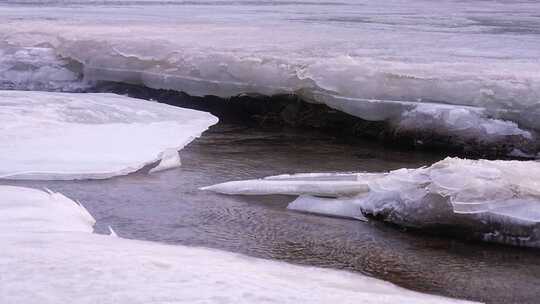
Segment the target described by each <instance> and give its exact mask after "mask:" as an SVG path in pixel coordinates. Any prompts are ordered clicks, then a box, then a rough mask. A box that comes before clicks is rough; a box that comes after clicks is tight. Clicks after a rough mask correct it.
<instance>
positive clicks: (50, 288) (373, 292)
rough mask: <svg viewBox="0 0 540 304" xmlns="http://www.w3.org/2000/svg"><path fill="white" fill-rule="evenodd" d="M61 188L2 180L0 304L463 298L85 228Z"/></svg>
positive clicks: (84, 217) (87, 219)
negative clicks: (57, 190)
mask: <svg viewBox="0 0 540 304" xmlns="http://www.w3.org/2000/svg"><path fill="white" fill-rule="evenodd" d="M93 224H94V219H93V218H92V216H91V215H90V214H89V213H88V212H87V211H86V209H84V207H83V206H82V205H80V204H77V203H75V202H73V201H72V200H70V199H69V198H67V197H65V196H63V195H62V194H60V193H54V192H49V193H47V192H44V191H40V190H36V189H29V188H21V187H12V186H0V242H1V243H2V244H3V248H2V253H1V254H0V298H1V299H2V301H3V302H5V303H38V302H39V303H43V304H47V303H62V302H71V301H73V299H77V303H82V304H84V303H115V304H123V303H126V304H127V303H129V304H137V303H307V302H309V303H329V302H334V301H338V302H340V303H377V304H383V303H411V304H413V303H414V304H421V303H426V304H427V303H465V302H464V301H459V300H454V299H448V298H443V297H437V296H432V295H425V294H421V293H417V292H412V291H408V290H405V289H403V288H400V287H397V286H395V285H393V284H390V283H387V282H383V281H380V280H377V279H374V278H370V277H366V276H364V275H360V274H354V273H349V272H344V271H336V270H330V269H321V268H314V267H303V266H295V265H290V264H286V263H283V262H276V261H269V260H261V259H256V258H251V257H246V256H243V255H240V254H234V253H228V252H222V251H219V250H213V249H205V248H194V247H186V246H171V245H163V244H158V243H152V242H144V241H137V240H128V239H122V238H118V237H114V236H106V235H97V234H92V233H91V232H92V226H93Z"/></svg>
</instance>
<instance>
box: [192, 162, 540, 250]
mask: <svg viewBox="0 0 540 304" xmlns="http://www.w3.org/2000/svg"><path fill="white" fill-rule="evenodd" d="M202 189H204V190H211V191H215V192H219V193H226V194H250V195H253V194H265V195H266V194H273V193H274V194H290V195H301V196H300V197H299V198H298V199H297V200H295V201H293V202H292V203H291V204H290V205H289V208H290V209H294V210H301V211H306V212H313V213H319V214H325V215H334V216H342V217H349V218H363V216H364V215H370V216H374V217H376V218H380V219H383V220H385V221H388V222H391V223H394V224H398V225H401V226H404V227H411V228H420V229H443V228H444V229H454V230H455V232H456V233H458V231H459V233H467V234H470V235H469V236H471V237H477V238H482V239H485V240H486V241H494V242H501V243H508V244H515V245H522V246H531V247H539V246H540V162H537V161H502V160H495V161H489V160H467V159H459V158H446V159H444V160H442V161H440V162H437V163H435V164H433V165H432V166H430V167H422V168H418V169H399V170H395V171H391V172H386V173H356V174H354V173H348V174H337V173H336V174H329V173H321V174H316V173H311V174H296V175H280V176H273V177H267V178H264V179H257V180H246V181H233V182H227V183H223V184H217V185H214V186H209V187H204V188H202Z"/></svg>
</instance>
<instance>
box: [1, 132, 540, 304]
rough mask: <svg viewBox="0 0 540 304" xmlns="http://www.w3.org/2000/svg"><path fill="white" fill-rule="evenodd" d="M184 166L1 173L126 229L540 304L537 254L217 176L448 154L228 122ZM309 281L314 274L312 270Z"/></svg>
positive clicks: (368, 167)
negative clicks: (56, 174)
mask: <svg viewBox="0 0 540 304" xmlns="http://www.w3.org/2000/svg"><path fill="white" fill-rule="evenodd" d="M181 156H182V162H183V165H182V167H181V168H178V169H174V170H170V171H165V172H161V173H157V174H147V173H145V172H137V173H135V174H130V175H128V176H123V177H117V178H112V179H107V180H86V181H2V182H0V183H2V184H11V185H20V186H30V187H36V188H43V187H47V188H50V189H52V190H55V191H59V192H62V193H64V194H66V195H68V196H69V197H71V198H73V199H77V200H79V201H81V202H82V203H83V204H84V205H85V206H86V207H87V209H89V211H90V212H91V213H92V215H93V216H94V217H95V218H96V220H97V225H96V231H97V232H99V233H108V226H111V227H112V228H113V229H114V230H115V231H116V232H117V233H118V235H120V236H121V237H125V238H133V239H142V240H151V241H159V242H165V243H171V244H185V245H192V246H204V247H213V248H219V249H223V250H227V251H233V252H239V253H244V254H248V255H251V256H255V257H261V258H267V259H277V260H284V261H288V262H292V263H298V264H305V265H314V266H322V267H331V268H338V269H347V270H351V271H358V272H362V273H365V274H368V275H372V276H375V277H378V278H381V279H383V280H388V281H391V282H394V283H397V284H399V285H401V286H404V287H407V288H411V289H415V290H419V291H423V292H429V293H435V294H441V295H446V296H452V297H458V298H467V299H473V300H480V301H485V302H488V303H536V301H537V299H538V298H539V296H540V291H539V290H538V288H537V286H538V284H539V283H540V276H539V275H538V274H539V273H540V255H539V252H538V251H537V250H528V249H522V248H512V247H505V246H497V245H489V244H479V243H473V242H465V241H460V240H456V239H451V238H443V237H436V236H430V235H423V234H422V235H421V234H417V233H410V232H404V231H401V230H398V229H396V228H393V227H389V226H387V225H384V224H382V223H378V222H376V221H369V222H360V221H353V220H345V219H339V218H331V217H322V216H316V215H309V214H303V213H298V212H294V211H289V210H286V209H285V208H286V205H287V203H288V202H290V201H291V200H292V199H293V198H292V197H287V196H264V197H242V196H223V195H218V194H214V193H210V192H205V191H200V190H198V188H199V187H202V186H206V185H211V184H215V183H219V182H224V181H229V180H235V179H248V178H258V177H264V176H268V175H273V174H281V173H295V172H317V171H319V172H335V171H384V170H391V169H397V168H401V167H418V166H421V165H428V164H430V163H433V162H434V161H437V160H439V159H440V158H441V157H443V156H441V155H434V154H421V153H418V152H416V153H414V152H402V151H395V150H387V149H384V148H383V147H380V146H378V145H375V144H373V143H360V144H357V145H354V146H351V145H347V144H344V143H341V142H340V141H339V140H337V139H335V138H333V137H329V136H327V135H325V134H320V133H312V132H300V131H295V130H288V129H287V130H276V129H260V128H256V129H254V128H247V127H241V126H236V125H224V124H219V125H217V126H214V127H213V128H211V129H210V130H209V131H208V132H206V133H204V134H203V136H202V137H201V138H199V139H197V140H195V141H194V142H193V143H192V144H190V145H189V146H188V147H186V148H185V149H184V150H182V151H181ZM306 279H309V278H306Z"/></svg>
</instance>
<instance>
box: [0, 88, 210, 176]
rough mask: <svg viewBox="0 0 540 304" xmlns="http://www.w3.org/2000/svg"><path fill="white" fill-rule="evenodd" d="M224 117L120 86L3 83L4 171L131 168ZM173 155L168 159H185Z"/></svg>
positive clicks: (78, 172) (106, 172)
mask: <svg viewBox="0 0 540 304" xmlns="http://www.w3.org/2000/svg"><path fill="white" fill-rule="evenodd" d="M216 122H217V118H215V117H214V116H212V115H210V114H208V113H205V112H199V111H194V110H188V109H183V108H178V107H172V106H168V105H164V104H158V103H155V102H150V101H144V100H139V99H133V98H128V97H124V96H119V95H114V94H74V93H45V92H23V91H0V178H8V179H87V178H108V177H112V176H116V175H124V174H128V173H131V172H134V171H137V170H139V169H141V168H142V167H144V166H145V165H149V164H152V163H154V162H157V161H159V160H161V159H162V158H163V157H164V156H167V155H165V154H164V152H166V151H170V150H171V149H172V150H174V151H178V150H180V149H182V148H183V147H184V146H185V145H186V144H188V143H189V142H190V141H191V140H193V139H194V138H196V137H197V136H199V135H200V134H201V133H202V132H203V131H204V130H206V129H207V128H208V127H209V126H211V125H213V124H215V123H216ZM169 154H170V153H169ZM171 155H174V153H172V154H171ZM165 158H167V159H168V160H167V161H168V162H169V163H167V162H163V163H162V164H161V167H163V166H165V165H167V166H168V167H169V168H170V167H171V165H179V161H177V162H171V160H174V159H172V158H168V157H165Z"/></svg>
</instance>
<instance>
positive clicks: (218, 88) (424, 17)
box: [0, 0, 540, 156]
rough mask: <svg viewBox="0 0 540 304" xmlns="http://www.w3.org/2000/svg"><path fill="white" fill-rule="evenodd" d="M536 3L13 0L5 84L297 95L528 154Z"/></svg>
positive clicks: (533, 113)
mask: <svg viewBox="0 0 540 304" xmlns="http://www.w3.org/2000/svg"><path fill="white" fill-rule="evenodd" d="M25 2H26V5H24V6H20V5H14V4H21V3H25ZM36 3H38V4H39V5H37V4H36ZM43 4H45V5H43ZM47 4H48V5H52V7H49V8H47ZM71 4H74V5H71ZM0 5H2V4H0ZM55 5H60V7H56V6H55ZM268 7H271V9H268ZM141 11H144V12H145V14H141V13H140V12H141ZM538 11H540V4H539V3H538V2H534V1H520V2H504V1H503V2H497V3H490V5H489V6H486V5H485V2H484V1H480V0H473V1H467V2H466V3H465V2H460V1H451V0H443V1H437V3H436V4H435V3H433V2H429V1H424V0H412V1H411V0H407V1H405V0H391V1H384V2H381V1H373V0H362V1H356V0H355V1H352V0H351V1H348V0H346V1H336V2H335V3H334V2H333V1H329V2H324V3H320V4H318V3H317V2H313V1H295V2H294V3H292V2H288V1H272V0H271V1H261V2H258V1H196V2H191V1H175V0H173V1H164V2H160V1H142V2H141V1H75V0H68V1H61V2H58V1H49V0H44V1H38V2H30V3H28V1H13V0H8V1H7V5H6V4H3V6H2V10H1V11H0V18H1V20H2V21H3V22H2V24H0V54H2V55H3V56H0V83H1V84H2V86H3V87H16V88H22V87H27V88H34V87H43V88H47V89H55V90H62V89H65V90H70V89H73V88H77V87H80V86H81V85H84V84H91V83H93V82H95V81H100V80H105V81H118V82H127V83H134V84H141V85H145V86H148V87H151V88H164V89H174V90H180V91H185V92H187V93H188V94H191V95H218V96H222V97H229V96H231V95H237V94H240V93H260V94H265V95H272V94H278V93H291V92H293V93H296V94H298V95H300V96H301V97H303V98H304V99H306V100H308V101H311V102H317V103H324V104H327V105H329V106H330V107H333V108H336V109H340V110H342V111H345V112H347V113H349V114H352V115H355V116H358V117H361V118H363V119H367V120H377V121H379V120H388V121H390V122H391V123H392V124H393V125H394V126H395V128H396V129H397V130H399V131H402V132H422V133H433V134H435V135H438V136H447V137H448V138H449V140H450V141H458V142H470V141H476V142H480V143H484V142H487V143H488V144H494V143H498V144H504V143H506V142H509V143H510V145H513V146H516V148H518V149H521V150H523V149H524V147H526V148H529V149H525V150H529V151H526V152H527V153H530V150H531V149H530V145H531V141H534V138H532V137H531V133H530V132H531V131H535V132H536V131H538V130H540V124H539V121H540V120H538V119H537V118H538V117H539V116H540V108H539V107H538V102H539V101H540V73H539V72H538V69H537V66H538V63H539V61H538V55H537V52H536V50H538V49H540V31H538V28H540V24H539V23H538V18H537V16H536V15H534V12H538ZM381 12H384V13H381ZM246 25H249V26H246ZM299 37H301V38H299ZM55 56H56V57H55ZM74 62H77V63H79V64H80V66H74V65H73V63H74ZM28 70H32V71H35V73H29V72H28ZM81 81H82V82H81ZM518 124H519V125H518ZM532 150H535V149H532ZM525 154H526V153H525ZM523 155H524V154H523ZM529 156H530V155H529Z"/></svg>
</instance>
